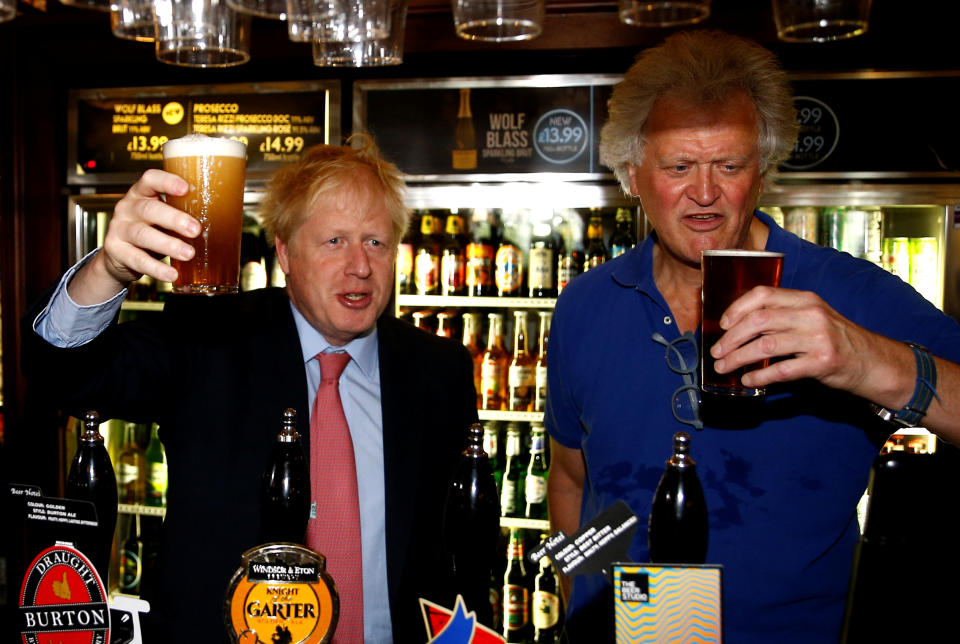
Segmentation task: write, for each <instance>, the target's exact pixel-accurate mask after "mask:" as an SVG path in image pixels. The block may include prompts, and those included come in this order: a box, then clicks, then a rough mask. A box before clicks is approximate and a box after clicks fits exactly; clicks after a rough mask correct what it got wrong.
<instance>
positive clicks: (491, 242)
mask: <svg viewBox="0 0 960 644" xmlns="http://www.w3.org/2000/svg"><path fill="white" fill-rule="evenodd" d="M496 243H497V239H496V230H495V226H494V222H493V215H492V213H491V212H490V211H489V210H488V209H486V208H475V209H474V210H473V217H472V218H471V222H470V242H469V243H468V244H467V253H466V254H467V270H466V277H465V281H466V286H467V293H468V294H469V295H474V296H477V297H490V296H493V295H496V294H497V286H496V284H495V282H494V271H495V268H494V256H495V254H496Z"/></svg>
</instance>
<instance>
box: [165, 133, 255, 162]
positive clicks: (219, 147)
mask: <svg viewBox="0 0 960 644" xmlns="http://www.w3.org/2000/svg"><path fill="white" fill-rule="evenodd" d="M200 156H203V157H238V158H240V159H244V158H246V156H247V146H245V145H244V144H243V143H242V142H241V141H235V140H233V139H224V138H219V137H212V136H207V135H206V134H188V135H186V136H184V137H181V138H179V139H172V140H170V141H167V142H166V143H164V144H163V157H164V158H165V159H173V158H176V157H200Z"/></svg>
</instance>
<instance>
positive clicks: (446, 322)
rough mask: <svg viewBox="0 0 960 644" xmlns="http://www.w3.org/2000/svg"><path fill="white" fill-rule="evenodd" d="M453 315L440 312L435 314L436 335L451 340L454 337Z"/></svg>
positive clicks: (448, 312)
mask: <svg viewBox="0 0 960 644" xmlns="http://www.w3.org/2000/svg"><path fill="white" fill-rule="evenodd" d="M455 317H456V314H455V313H452V312H450V311H440V312H438V313H437V335H439V336H441V337H444V338H452V337H453V336H454V335H455V331H454V328H453V320H454V318H455Z"/></svg>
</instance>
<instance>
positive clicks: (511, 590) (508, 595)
mask: <svg viewBox="0 0 960 644" xmlns="http://www.w3.org/2000/svg"><path fill="white" fill-rule="evenodd" d="M529 598H530V597H529V593H528V591H527V589H526V588H524V587H523V586H518V585H515V584H507V585H506V586H504V587H503V625H504V626H506V628H507V630H511V631H515V630H517V629H519V628H523V627H524V626H526V625H527V622H529V621H530V612H529V610H530V609H529V603H528V600H529Z"/></svg>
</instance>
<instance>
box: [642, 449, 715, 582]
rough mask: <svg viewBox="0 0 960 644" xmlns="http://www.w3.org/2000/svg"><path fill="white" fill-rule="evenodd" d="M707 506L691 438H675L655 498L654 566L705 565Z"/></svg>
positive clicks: (651, 540) (652, 523)
mask: <svg viewBox="0 0 960 644" xmlns="http://www.w3.org/2000/svg"><path fill="white" fill-rule="evenodd" d="M708 536H709V527H708V524H707V504H706V501H705V500H704V497H703V487H702V486H701V485H700V479H699V478H697V470H696V463H695V462H694V460H693V459H692V458H691V457H690V435H689V434H687V433H686V432H677V433H676V434H674V435H673V456H671V457H670V460H668V461H667V468H666V471H664V473H663V476H662V477H661V478H660V483H659V484H658V485H657V491H656V494H654V497H653V507H652V508H651V510H650V523H649V532H648V534H647V543H648V545H649V546H650V561H652V562H654V563H681V564H682V563H687V564H698V563H704V562H705V561H706V559H707V541H708Z"/></svg>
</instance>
